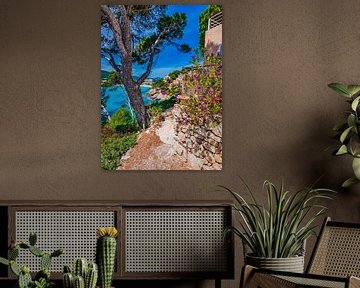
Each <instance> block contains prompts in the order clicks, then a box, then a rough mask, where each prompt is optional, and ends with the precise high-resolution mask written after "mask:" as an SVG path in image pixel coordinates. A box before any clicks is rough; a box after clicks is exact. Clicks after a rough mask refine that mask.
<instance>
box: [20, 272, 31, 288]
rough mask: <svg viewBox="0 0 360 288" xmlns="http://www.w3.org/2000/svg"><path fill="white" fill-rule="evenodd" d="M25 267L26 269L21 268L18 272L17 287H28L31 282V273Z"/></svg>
mask: <svg viewBox="0 0 360 288" xmlns="http://www.w3.org/2000/svg"><path fill="white" fill-rule="evenodd" d="M23 268H24V267H23ZM26 268H27V269H22V270H21V272H20V274H19V279H18V285H19V288H28V287H29V286H30V284H31V283H32V279H31V275H30V273H29V272H30V270H29V268H28V267H26ZM24 270H25V271H24ZM26 271H27V272H26Z"/></svg>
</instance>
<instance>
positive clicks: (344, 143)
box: [328, 83, 360, 187]
mask: <svg viewBox="0 0 360 288" xmlns="http://www.w3.org/2000/svg"><path fill="white" fill-rule="evenodd" d="M328 87H329V88H331V89H333V90H334V91H335V92H337V93H338V94H340V95H342V96H344V97H345V98H346V101H347V102H348V103H349V104H350V110H349V111H348V112H347V119H346V122H344V123H342V124H340V125H337V126H335V127H334V131H336V133H337V138H338V139H339V142H340V143H339V144H340V145H339V147H337V149H336V151H334V155H337V156H339V155H346V154H349V155H351V156H352V158H353V159H352V168H353V171H354V177H351V178H349V179H347V180H346V181H345V182H344V183H343V184H342V186H343V187H349V186H351V185H353V184H358V183H360V108H359V101H360V85H344V84H341V83H331V84H329V85H328Z"/></svg>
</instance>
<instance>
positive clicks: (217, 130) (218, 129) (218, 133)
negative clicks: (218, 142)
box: [212, 124, 222, 138]
mask: <svg viewBox="0 0 360 288" xmlns="http://www.w3.org/2000/svg"><path fill="white" fill-rule="evenodd" d="M212 133H214V134H215V135H216V136H218V137H220V138H221V137H222V124H219V125H218V126H216V127H214V128H213V129H212Z"/></svg>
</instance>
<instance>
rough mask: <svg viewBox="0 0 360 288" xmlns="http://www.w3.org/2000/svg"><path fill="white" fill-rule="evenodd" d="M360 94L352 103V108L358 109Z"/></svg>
mask: <svg viewBox="0 0 360 288" xmlns="http://www.w3.org/2000/svg"><path fill="white" fill-rule="evenodd" d="M359 101H360V96H358V97H356V98H355V100H354V101H353V102H352V103H351V109H352V110H354V111H356V108H357V106H358V105H359Z"/></svg>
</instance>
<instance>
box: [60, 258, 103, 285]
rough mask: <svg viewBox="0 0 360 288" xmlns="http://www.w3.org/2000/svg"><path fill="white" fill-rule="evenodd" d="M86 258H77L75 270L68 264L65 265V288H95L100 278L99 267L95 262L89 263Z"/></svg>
mask: <svg viewBox="0 0 360 288" xmlns="http://www.w3.org/2000/svg"><path fill="white" fill-rule="evenodd" d="M87 263H88V261H87V260H86V259H85V258H79V259H76V261H75V263H74V272H73V273H71V269H70V268H69V267H68V266H65V267H64V273H63V286H64V288H95V287H96V282H97V279H98V269H97V265H96V264H95V263H89V264H87Z"/></svg>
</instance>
